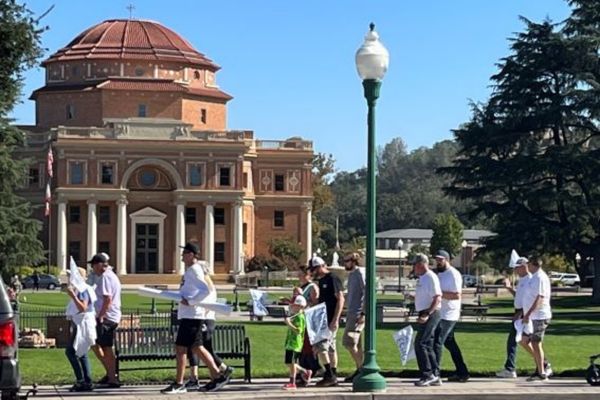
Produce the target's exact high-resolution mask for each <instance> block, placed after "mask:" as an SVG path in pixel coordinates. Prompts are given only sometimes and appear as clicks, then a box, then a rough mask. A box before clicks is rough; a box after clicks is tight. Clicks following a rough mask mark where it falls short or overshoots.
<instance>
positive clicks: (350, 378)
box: [344, 369, 360, 383]
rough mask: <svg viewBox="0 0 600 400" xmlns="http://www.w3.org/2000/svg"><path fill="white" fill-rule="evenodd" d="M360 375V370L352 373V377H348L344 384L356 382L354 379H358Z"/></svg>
mask: <svg viewBox="0 0 600 400" xmlns="http://www.w3.org/2000/svg"><path fill="white" fill-rule="evenodd" d="M358 374H360V370H358V369H357V370H356V371H354V372H353V373H352V375H350V376H347V377H346V378H345V379H344V383H352V381H354V378H356V377H357V376H358Z"/></svg>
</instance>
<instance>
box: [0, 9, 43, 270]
mask: <svg viewBox="0 0 600 400" xmlns="http://www.w3.org/2000/svg"><path fill="white" fill-rule="evenodd" d="M41 32H42V29H39V28H38V21H37V20H35V19H33V17H32V14H31V12H30V11H29V10H28V9H27V8H25V7H24V6H22V5H19V4H17V3H16V2H15V1H14V0H2V1H0V54H2V57H0V269H1V270H2V271H6V270H7V269H8V268H9V267H15V266H19V265H24V264H30V263H35V262H38V261H40V260H41V259H42V258H43V252H42V244H41V243H40V241H39V239H38V233H39V231H40V223H39V222H38V221H36V220H35V219H33V218H32V217H31V206H30V205H29V204H28V203H26V202H25V201H24V200H23V199H22V198H21V197H19V196H17V195H16V194H15V190H16V189H17V188H19V187H21V186H22V185H23V183H24V182H25V178H26V175H25V171H26V168H27V165H28V164H27V161H26V160H17V159H15V157H14V152H15V150H16V149H17V148H19V147H23V146H24V145H25V142H24V136H23V133H22V132H21V131H19V130H18V129H17V128H16V127H14V126H12V125H11V122H12V121H11V120H10V119H9V118H8V114H9V113H10V111H11V110H12V109H13V107H14V105H15V103H16V102H17V100H18V98H19V95H20V93H21V89H22V80H23V77H22V73H23V72H24V71H25V70H26V69H27V68H29V67H31V66H33V65H34V64H35V62H36V60H37V59H38V57H39V56H40V55H41V47H40V34H41Z"/></svg>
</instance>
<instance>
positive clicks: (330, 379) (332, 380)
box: [316, 375, 338, 387]
mask: <svg viewBox="0 0 600 400" xmlns="http://www.w3.org/2000/svg"><path fill="white" fill-rule="evenodd" d="M337 384H338V380H337V376H335V375H331V376H326V377H324V378H323V379H321V380H320V381H319V382H317V384H316V386H317V387H330V386H337Z"/></svg>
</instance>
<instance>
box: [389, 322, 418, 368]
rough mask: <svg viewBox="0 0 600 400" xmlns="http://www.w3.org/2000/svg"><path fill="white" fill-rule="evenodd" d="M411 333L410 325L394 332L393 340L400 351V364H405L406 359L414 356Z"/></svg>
mask: <svg viewBox="0 0 600 400" xmlns="http://www.w3.org/2000/svg"><path fill="white" fill-rule="evenodd" d="M413 333H414V331H413V328H412V326H410V325H408V326H406V327H404V328H402V329H400V330H399V331H398V332H396V333H394V342H396V346H398V350H399V351H400V361H401V362H402V365H406V362H407V361H408V360H412V359H413V358H416V355H415V343H414V341H413V336H414V335H413Z"/></svg>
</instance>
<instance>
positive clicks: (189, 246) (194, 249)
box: [179, 242, 200, 254]
mask: <svg viewBox="0 0 600 400" xmlns="http://www.w3.org/2000/svg"><path fill="white" fill-rule="evenodd" d="M179 247H181V248H182V249H183V251H187V252H189V253H193V254H198V253H200V248H199V247H198V245H197V244H194V243H190V242H188V243H186V244H185V246H179Z"/></svg>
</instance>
